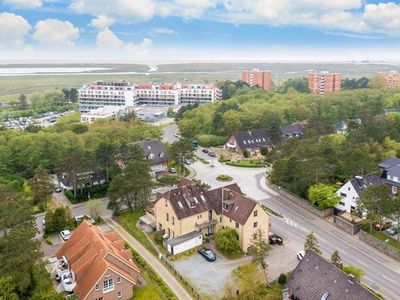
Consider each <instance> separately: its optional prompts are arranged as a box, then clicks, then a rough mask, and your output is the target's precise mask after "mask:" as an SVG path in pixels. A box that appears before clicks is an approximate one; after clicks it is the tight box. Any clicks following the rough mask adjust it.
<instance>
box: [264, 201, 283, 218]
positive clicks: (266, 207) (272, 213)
mask: <svg viewBox="0 0 400 300" xmlns="http://www.w3.org/2000/svg"><path fill="white" fill-rule="evenodd" d="M261 207H262V208H263V209H264V210H265V211H266V212H268V213H269V214H271V215H274V216H275V217H278V218H281V219H283V216H282V215H281V214H280V213H277V212H276V211H274V210H273V209H272V208H269V207H268V206H265V205H263V204H261Z"/></svg>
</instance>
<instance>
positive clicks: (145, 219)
mask: <svg viewBox="0 0 400 300" xmlns="http://www.w3.org/2000/svg"><path fill="white" fill-rule="evenodd" d="M139 220H140V221H141V222H143V223H144V224H146V225H149V226H151V225H154V223H155V222H156V220H154V218H152V217H150V216H149V215H144V216H141V217H140V218H139Z"/></svg>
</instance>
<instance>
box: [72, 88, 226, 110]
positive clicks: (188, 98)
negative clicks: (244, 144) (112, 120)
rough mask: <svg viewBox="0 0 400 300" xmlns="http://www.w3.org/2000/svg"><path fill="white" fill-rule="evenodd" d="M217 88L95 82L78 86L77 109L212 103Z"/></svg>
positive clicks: (218, 91)
mask: <svg viewBox="0 0 400 300" xmlns="http://www.w3.org/2000/svg"><path fill="white" fill-rule="evenodd" d="M219 99H221V90H220V89H219V88H217V87H215V86H214V85H213V84H183V83H175V84H132V83H128V82H126V81H111V82H108V81H98V82H96V83H93V84H89V85H85V86H83V87H82V88H80V89H79V110H80V111H81V112H89V111H91V110H94V109H98V108H101V107H104V106H129V107H131V106H138V105H150V106H175V105H179V104H195V103H200V104H204V103H213V102H215V101H217V100H219Z"/></svg>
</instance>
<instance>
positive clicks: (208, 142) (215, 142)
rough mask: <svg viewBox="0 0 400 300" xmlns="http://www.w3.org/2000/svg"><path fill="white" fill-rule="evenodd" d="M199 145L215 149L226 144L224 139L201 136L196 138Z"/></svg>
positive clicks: (217, 136)
mask: <svg viewBox="0 0 400 300" xmlns="http://www.w3.org/2000/svg"><path fill="white" fill-rule="evenodd" d="M197 140H198V141H199V144H200V145H201V146H203V147H216V146H220V145H223V144H224V143H225V142H226V137H224V136H219V135H212V134H202V135H199V136H198V137H197Z"/></svg>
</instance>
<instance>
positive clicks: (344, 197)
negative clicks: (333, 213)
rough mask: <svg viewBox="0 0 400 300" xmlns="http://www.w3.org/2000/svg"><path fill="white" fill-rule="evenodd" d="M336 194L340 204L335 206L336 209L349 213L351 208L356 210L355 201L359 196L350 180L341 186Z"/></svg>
mask: <svg viewBox="0 0 400 300" xmlns="http://www.w3.org/2000/svg"><path fill="white" fill-rule="evenodd" d="M336 194H337V195H338V196H339V197H340V202H339V203H338V204H337V205H336V206H335V207H336V208H337V209H340V210H345V211H347V212H349V213H351V212H352V207H353V209H354V208H357V199H358V198H359V195H358V193H357V192H356V190H355V189H354V187H353V184H352V183H351V181H350V180H349V181H348V182H347V183H346V184H345V185H344V186H342V187H341V188H340V189H339V190H338V191H337V192H336Z"/></svg>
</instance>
